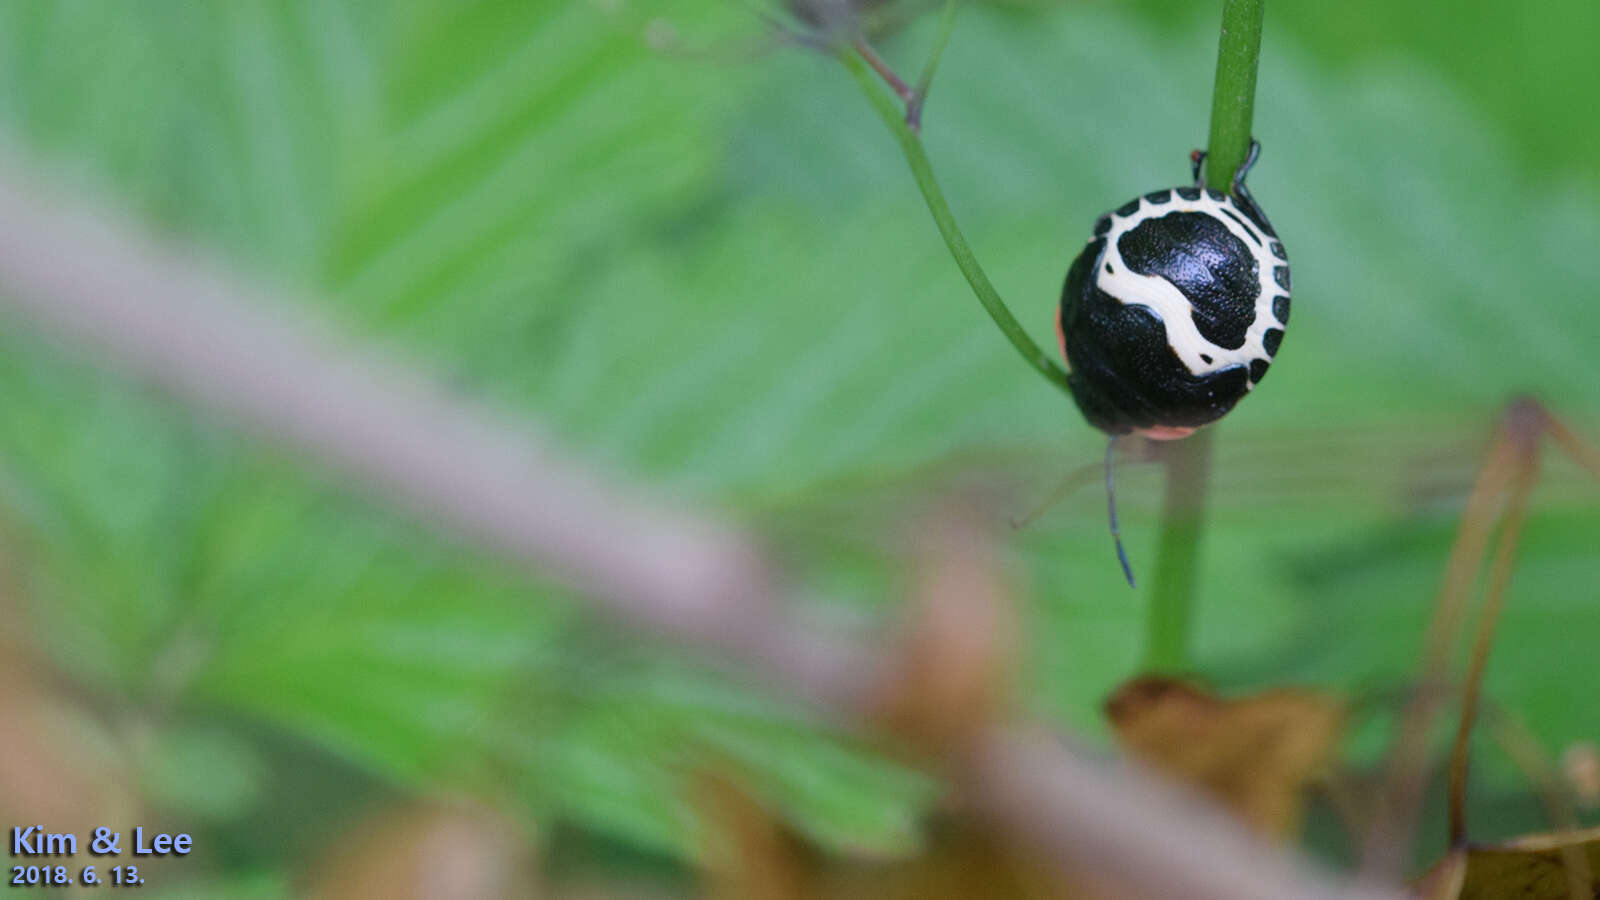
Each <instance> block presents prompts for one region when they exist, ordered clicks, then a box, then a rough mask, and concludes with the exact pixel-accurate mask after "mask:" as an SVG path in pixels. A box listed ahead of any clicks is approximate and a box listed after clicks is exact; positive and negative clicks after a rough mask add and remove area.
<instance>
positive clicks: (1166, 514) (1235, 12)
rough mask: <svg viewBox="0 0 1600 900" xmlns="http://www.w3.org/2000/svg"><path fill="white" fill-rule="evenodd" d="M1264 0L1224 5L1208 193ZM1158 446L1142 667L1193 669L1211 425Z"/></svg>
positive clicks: (1224, 153)
mask: <svg viewBox="0 0 1600 900" xmlns="http://www.w3.org/2000/svg"><path fill="white" fill-rule="evenodd" d="M1264 2H1265V0H1224V2H1223V6H1222V38H1221V41H1220V42H1219V44H1218V47H1217V80H1216V85H1215V88H1214V89H1213V90H1212V95H1211V135H1210V141H1209V145H1208V147H1207V151H1206V172H1205V174H1206V184H1207V185H1208V186H1209V187H1211V188H1212V189H1214V190H1219V191H1226V190H1228V189H1229V188H1230V187H1231V183H1232V180H1233V173H1234V171H1235V170H1237V169H1238V168H1239V166H1240V165H1241V164H1243V162H1244V160H1245V157H1246V156H1247V155H1248V154H1249V152H1250V123H1251V119H1252V118H1253V116H1254V114H1255V97H1256V69H1257V67H1258V66H1257V64H1258V61H1259V60H1260V56H1261V22H1262V16H1263V4H1264ZM1214 427H1215V426H1213V428H1214ZM1165 450H1166V459H1167V487H1166V491H1165V494H1164V496H1163V498H1162V504H1161V524H1160V526H1159V530H1158V536H1157V545H1156V563H1155V575H1154V576H1153V577H1152V578H1151V580H1150V606H1149V612H1148V614H1147V617H1146V620H1145V622H1146V630H1145V659H1144V665H1145V668H1146V669H1147V670H1159V671H1174V672H1181V671H1184V670H1187V669H1189V668H1191V667H1192V659H1191V655H1190V654H1191V647H1192V644H1193V630H1194V597H1195V585H1196V583H1197V582H1198V580H1199V570H1200V540H1201V538H1202V537H1203V535H1204V533H1205V507H1206V483H1207V481H1208V480H1209V477H1210V471H1211V429H1204V430H1202V431H1200V432H1199V433H1197V434H1195V435H1194V436H1193V437H1190V438H1188V439H1186V440H1183V441H1180V442H1178V443H1176V444H1172V445H1169V446H1168V447H1166V448H1165Z"/></svg>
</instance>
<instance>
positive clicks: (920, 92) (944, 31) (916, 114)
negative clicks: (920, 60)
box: [906, 0, 961, 131]
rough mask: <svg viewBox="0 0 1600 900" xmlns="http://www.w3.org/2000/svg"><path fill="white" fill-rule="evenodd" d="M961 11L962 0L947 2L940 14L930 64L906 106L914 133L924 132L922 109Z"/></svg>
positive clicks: (924, 69)
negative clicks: (957, 14)
mask: <svg viewBox="0 0 1600 900" xmlns="http://www.w3.org/2000/svg"><path fill="white" fill-rule="evenodd" d="M960 9H961V0H945V4H944V12H942V13H940V14H939V30H938V33H937V34H936V35H935V37H934V39H933V50H932V52H930V53H929V54H928V62H927V63H926V64H925V65H923V67H922V76H921V77H920V78H918V79H917V86H916V88H915V89H914V90H913V91H912V93H911V102H910V103H909V104H907V105H906V125H908V126H910V128H911V130H912V131H921V130H922V107H923V106H925V105H926V104H927V102H928V91H930V90H932V89H933V73H934V72H937V71H939V61H940V60H941V59H943V58H944V48H945V47H946V46H947V45H948V44H949V43H950V35H951V34H952V33H953V32H954V31H955V30H956V13H957V12H958V11H959V10H960Z"/></svg>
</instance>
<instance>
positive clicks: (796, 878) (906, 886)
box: [700, 777, 1135, 900]
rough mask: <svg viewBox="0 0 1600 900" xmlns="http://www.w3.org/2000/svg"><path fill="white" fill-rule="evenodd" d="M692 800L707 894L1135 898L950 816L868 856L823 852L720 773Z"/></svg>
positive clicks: (812, 899)
mask: <svg viewBox="0 0 1600 900" xmlns="http://www.w3.org/2000/svg"><path fill="white" fill-rule="evenodd" d="M700 797H701V803H700V806H701V809H702V810H703V811H704V812H705V813H706V814H707V818H708V822H709V825H710V828H709V830H710V832H711V846H710V847H708V852H707V854H706V861H707V871H706V876H707V896H708V897H710V898H712V900H971V898H978V897H981V898H985V900H1111V898H1117V900H1135V898H1133V897H1132V896H1131V895H1129V894H1128V893H1127V892H1119V891H1115V890H1111V889H1108V888H1105V887H1101V886H1094V887H1091V886H1090V883H1089V882H1088V881H1087V880H1084V881H1082V882H1081V883H1078V884H1074V885H1070V886H1069V885H1064V884H1062V883H1061V881H1060V880H1059V879H1058V878H1057V877H1056V876H1055V874H1054V872H1053V870H1048V869H1047V868H1046V867H1044V866H1041V865H1038V864H1037V863H1035V862H1033V861H1030V860H1028V859H1026V858H1024V857H1023V856H1022V855H1020V854H1019V853H1018V852H1016V851H1015V850H1014V849H1013V848H1012V842H1010V841H1008V840H1006V839H1005V838H1004V837H1003V836H1001V835H997V834H994V833H993V832H991V831H990V830H989V829H988V828H986V827H984V826H983V825H982V823H980V822H977V821H975V820H973V819H971V818H970V817H964V816H960V815H956V814H954V813H945V814H942V815H940V816H937V817H935V819H934V820H933V821H932V822H930V823H929V825H928V827H927V829H926V831H925V841H924V844H923V847H922V848H921V849H920V850H919V852H917V853H916V854H915V855H912V856H908V857H903V858H893V859H869V858H859V857H848V856H840V855H834V856H829V855H827V854H825V853H823V852H822V851H821V850H819V849H818V848H816V847H815V846H813V845H812V844H810V843H809V842H807V841H806V840H804V839H803V838H802V837H801V836H799V835H798V834H795V833H794V832H793V831H792V830H790V829H788V828H787V827H785V826H784V825H783V824H782V823H781V822H779V821H778V820H777V819H776V818H774V817H773V816H772V815H770V814H769V813H768V812H767V811H766V810H764V809H763V808H762V807H761V806H760V805H759V804H758V803H756V802H755V800H754V799H752V798H751V796H750V795H749V794H748V793H746V792H744V791H743V790H741V789H740V788H738V787H736V786H734V785H733V784H732V783H731V782H729V781H727V780H726V779H723V778H720V777H715V778H707V779H705V780H704V782H703V790H702V791H701V794H700Z"/></svg>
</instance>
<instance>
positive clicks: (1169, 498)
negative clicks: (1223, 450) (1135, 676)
mask: <svg viewBox="0 0 1600 900" xmlns="http://www.w3.org/2000/svg"><path fill="white" fill-rule="evenodd" d="M1162 450H1163V454H1164V456H1165V458H1166V463H1167V484H1166V490H1165V491H1164V492H1163V494H1162V498H1161V524H1160V525H1159V530H1158V533H1157V535H1158V536H1157V544H1156V562H1155V571H1154V574H1152V575H1151V577H1150V606H1149V608H1148V609H1147V610H1146V612H1145V649H1144V668H1145V670H1146V671H1151V672H1184V671H1187V670H1189V669H1190V668H1192V664H1191V657H1190V650H1191V644H1192V643H1193V640H1192V636H1193V633H1194V595H1195V583H1196V581H1197V577H1198V574H1199V571H1200V539H1201V537H1203V536H1204V534H1205V507H1206V482H1207V480H1208V476H1209V475H1210V472H1211V432H1210V430H1209V429H1202V430H1200V431H1198V432H1196V433H1195V434H1194V435H1193V436H1191V437H1188V438H1185V439H1184V440H1182V441H1178V442H1176V443H1172V444H1168V445H1166V446H1165V447H1163V448H1162Z"/></svg>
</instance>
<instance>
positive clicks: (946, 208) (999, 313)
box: [839, 52, 1067, 391]
mask: <svg viewBox="0 0 1600 900" xmlns="http://www.w3.org/2000/svg"><path fill="white" fill-rule="evenodd" d="M839 59H840V60H841V61H842V62H843V63H844V65H845V68H847V69H849V70H850V73H851V74H852V75H854V76H855V78H856V81H857V82H858V83H859V84H860V85H861V92H862V93H863V94H865V95H866V97H867V100H868V101H870V102H871V104H872V108H873V109H874V110H875V111H876V112H877V113H878V117H879V118H880V119H882V120H883V123H884V125H886V126H888V128H889V131H890V132H892V133H893V134H894V137H895V140H896V141H897V142H899V144H900V152H901V153H903V154H904V155H905V158H906V163H907V164H908V165H910V167H911V175H912V177H913V178H915V179H916V181H917V187H918V188H919V189H920V190H921V191H922V199H923V200H925V201H926V202H927V204H928V212H929V213H931V214H932V215H933V221H934V224H935V225H937V226H938V227H939V234H940V235H941V236H942V237H943V238H944V243H945V246H946V247H948V248H949V250H950V256H951V257H952V258H954V259H955V261H956V265H957V266H959V267H960V269H961V274H962V275H964V276H966V279H967V284H969V285H971V286H972V292H973V293H974V294H976V295H977V296H978V302H979V303H982V304H983V308H984V310H986V311H987V312H988V313H989V318H991V319H993V320H994V324H995V325H996V326H998V327H999V329H1000V332H1001V333H1002V334H1004V335H1005V336H1006V339H1007V340H1009V341H1011V346H1013V347H1015V348H1017V352H1018V353H1019V354H1021V355H1022V358H1023V360H1025V361H1026V362H1027V363H1028V365H1030V366H1032V367H1033V368H1034V369H1035V370H1037V371H1038V373H1039V374H1040V375H1042V376H1044V378H1045V380H1047V381H1049V382H1050V383H1051V384H1053V385H1055V386H1056V387H1058V388H1060V389H1061V390H1063V391H1066V390H1067V373H1066V372H1064V371H1062V369H1061V367H1060V366H1058V365H1056V363H1055V360H1053V359H1052V358H1051V357H1050V356H1049V354H1047V353H1045V352H1044V351H1043V350H1041V349H1039V345H1038V344H1036V343H1034V342H1033V338H1031V337H1029V336H1028V332H1027V331H1025V330H1024V329H1023V327H1022V324H1021V323H1019V322H1018V321H1017V319H1016V317H1015V316H1013V315H1012V314H1011V310H1010V309H1008V308H1007V307H1006V303H1005V301H1004V300H1002V299H1000V292H999V291H997V290H995V287H994V284H993V283H991V282H990V281H989V276H988V275H986V274H985V273H984V271H983V267H982V266H981V265H979V264H978V258H977V257H976V256H975V255H973V252H972V247H971V246H970V245H968V244H967V239H966V236H965V235H963V234H962V233H961V228H960V227H959V226H957V225H956V219H955V215H954V214H952V213H951V212H950V204H949V202H947V201H946V200H945V197H944V191H943V190H941V189H940V188H939V182H938V180H937V179H935V178H934V177H933V164H932V163H931V162H929V161H928V152H927V150H925V149H924V148H923V146H922V139H921V138H919V137H917V134H916V132H914V131H912V130H911V127H910V126H909V125H908V124H907V123H906V118H905V113H904V112H903V111H902V110H901V109H900V108H899V107H898V106H896V105H895V101H894V100H892V99H890V98H889V96H888V95H887V94H885V93H884V92H883V89H882V88H880V87H879V86H878V83H877V81H876V80H874V76H873V73H872V71H871V70H869V69H868V68H867V66H866V64H865V63H863V62H862V61H861V60H860V59H859V58H858V57H856V56H855V55H852V54H850V53H848V52H844V53H840V55H839ZM931 78H932V73H931V72H926V73H924V81H929V80H931ZM919 88H920V89H922V90H926V84H924V83H920V82H919Z"/></svg>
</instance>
